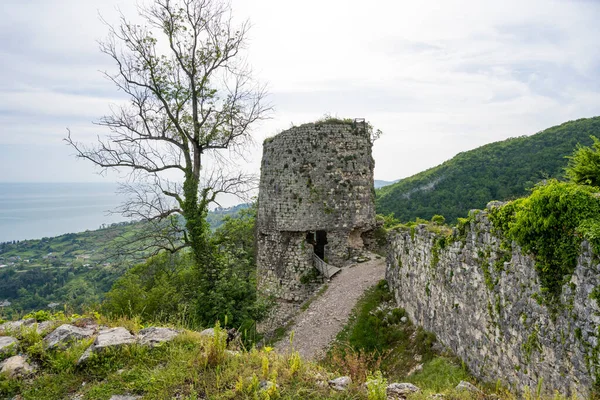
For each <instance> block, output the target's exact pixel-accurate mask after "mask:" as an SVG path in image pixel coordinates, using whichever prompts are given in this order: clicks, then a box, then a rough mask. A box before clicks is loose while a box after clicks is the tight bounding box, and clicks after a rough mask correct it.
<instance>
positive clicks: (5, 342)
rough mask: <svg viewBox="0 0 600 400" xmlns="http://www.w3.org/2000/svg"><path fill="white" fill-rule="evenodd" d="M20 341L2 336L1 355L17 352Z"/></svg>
mask: <svg viewBox="0 0 600 400" xmlns="http://www.w3.org/2000/svg"><path fill="white" fill-rule="evenodd" d="M18 345H19V341H18V340H17V339H16V338H14V337H11V336H0V354H8V353H11V352H13V351H15V350H16V348H17V347H18Z"/></svg>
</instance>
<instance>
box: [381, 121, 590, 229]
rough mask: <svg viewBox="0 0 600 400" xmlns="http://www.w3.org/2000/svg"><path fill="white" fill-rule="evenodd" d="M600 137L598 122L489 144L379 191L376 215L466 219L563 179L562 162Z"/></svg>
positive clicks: (568, 124) (578, 123)
mask: <svg viewBox="0 0 600 400" xmlns="http://www.w3.org/2000/svg"><path fill="white" fill-rule="evenodd" d="M590 135H594V136H600V117H595V118H588V119H579V120H576V121H570V122H566V123H564V124H562V125H558V126H555V127H552V128H549V129H546V130H544V131H542V132H538V133H536V134H535V135H532V136H522V137H518V138H512V139H507V140H504V141H501V142H495V143H490V144H488V145H485V146H482V147H479V148H477V149H474V150H471V151H467V152H463V153H459V154H458V155H456V156H455V157H454V158H452V159H451V160H449V161H446V162H444V163H443V164H441V165H438V166H437V167H434V168H431V169H428V170H426V171H423V172H421V173H418V174H416V175H414V176H411V177H409V178H405V179H402V180H400V181H398V182H396V183H394V184H392V185H390V186H386V187H383V188H381V189H378V190H377V204H376V206H377V212H378V213H379V214H385V215H388V214H391V213H393V214H394V216H395V217H396V218H397V219H399V220H401V221H410V220H414V219H415V218H417V217H419V218H425V219H430V218H431V217H432V216H433V215H436V214H441V215H443V216H444V217H446V221H448V222H455V221H456V220H457V218H459V217H465V216H466V215H467V213H468V212H469V210H470V209H474V208H483V207H485V205H486V204H487V203H488V202H489V201H491V200H509V199H514V198H516V197H520V196H524V195H526V194H527V192H528V190H529V189H531V188H533V186H534V185H535V184H536V183H538V182H539V181H541V180H544V179H549V178H562V177H563V176H564V168H565V167H566V165H567V161H568V160H567V159H566V158H565V157H566V156H569V155H571V154H572V153H573V150H574V149H575V148H576V146H577V144H578V143H579V144H581V145H584V146H589V145H590V144H592V139H591V138H590Z"/></svg>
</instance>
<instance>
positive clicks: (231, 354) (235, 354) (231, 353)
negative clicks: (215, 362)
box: [225, 350, 240, 357]
mask: <svg viewBox="0 0 600 400" xmlns="http://www.w3.org/2000/svg"><path fill="white" fill-rule="evenodd" d="M225 354H227V355H230V356H233V357H239V356H240V352H239V351H233V350H225Z"/></svg>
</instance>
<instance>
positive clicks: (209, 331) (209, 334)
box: [200, 328, 215, 337]
mask: <svg viewBox="0 0 600 400" xmlns="http://www.w3.org/2000/svg"><path fill="white" fill-rule="evenodd" d="M200 336H206V337H215V328H208V329H205V330H203V331H202V332H200Z"/></svg>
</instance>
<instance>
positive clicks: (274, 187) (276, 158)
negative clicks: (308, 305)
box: [257, 123, 375, 325]
mask: <svg viewBox="0 0 600 400" xmlns="http://www.w3.org/2000/svg"><path fill="white" fill-rule="evenodd" d="M365 128H366V127H365V126H364V124H360V123H359V124H351V123H314V124H306V125H302V126H298V127H294V128H291V129H289V130H287V131H285V132H282V133H280V134H279V135H277V136H275V137H273V138H270V139H267V140H265V142H264V145H263V158H262V165H261V177H260V191H259V198H258V214H257V248H258V249H257V267H258V274H257V276H258V286H259V291H260V292H261V293H263V294H266V295H269V296H273V297H275V298H276V299H277V300H278V302H279V303H280V307H279V309H280V311H281V312H280V313H279V315H274V316H272V318H270V319H269V320H270V321H271V322H273V321H281V320H283V318H284V317H285V315H289V314H290V310H292V309H293V308H294V307H297V306H298V305H299V304H300V303H301V302H303V301H304V300H306V299H307V298H308V297H309V296H310V294H312V293H313V292H314V290H315V288H316V287H317V286H318V284H319V283H321V282H322V280H320V279H319V278H316V279H315V276H314V275H315V270H314V268H313V254H314V250H313V245H312V244H311V243H309V242H308V241H307V233H308V232H312V233H316V232H317V231H323V232H326V240H327V244H326V245H325V246H324V257H323V258H324V259H325V261H327V262H328V263H330V264H332V265H335V266H337V267H342V266H343V265H344V264H345V263H346V262H347V260H348V258H349V257H350V256H351V255H352V254H351V253H352V251H353V249H362V247H363V242H362V238H361V235H362V234H363V233H365V232H368V231H370V230H371V229H373V228H374V226H375V202H374V201H375V193H374V190H373V167H374V162H373V157H372V155H371V146H372V144H371V141H370V137H369V133H368V131H367V130H366V129H365ZM273 324H275V325H276V322H273Z"/></svg>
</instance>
